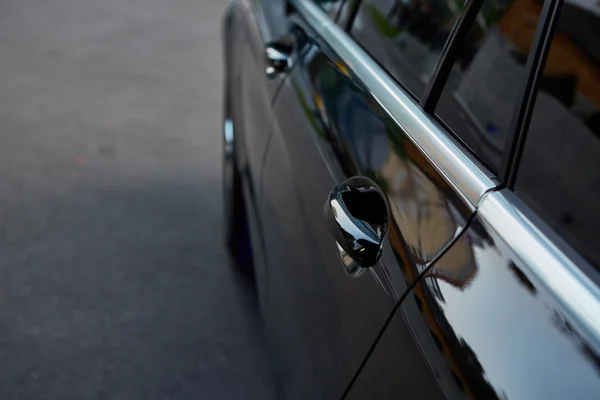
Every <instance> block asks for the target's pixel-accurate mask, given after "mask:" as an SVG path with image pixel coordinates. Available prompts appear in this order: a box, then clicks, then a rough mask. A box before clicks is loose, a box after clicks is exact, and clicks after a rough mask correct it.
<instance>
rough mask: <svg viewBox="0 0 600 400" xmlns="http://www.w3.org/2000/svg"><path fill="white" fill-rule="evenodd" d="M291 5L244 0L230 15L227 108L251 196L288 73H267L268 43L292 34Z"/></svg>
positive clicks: (279, 0)
mask: <svg viewBox="0 0 600 400" xmlns="http://www.w3.org/2000/svg"><path fill="white" fill-rule="evenodd" d="M285 5H286V3H285V0H268V1H267V0H258V1H251V0H238V1H236V2H233V3H232V7H231V8H230V10H229V12H228V16H227V25H228V29H226V33H227V34H228V35H229V36H230V37H227V38H225V39H226V40H225V43H227V44H228V46H227V47H225V49H224V51H227V52H229V56H228V57H227V58H226V60H228V61H229V62H228V63H227V64H226V65H225V70H226V74H227V79H226V82H227V84H228V85H229V87H228V88H226V90H227V92H228V93H229V96H228V99H229V101H230V102H231V104H228V105H226V110H228V112H231V113H232V114H233V115H230V116H229V117H232V118H233V121H235V124H236V126H235V129H236V138H235V142H236V161H237V163H238V165H237V167H238V169H239V171H240V172H241V173H242V174H243V175H244V177H245V179H244V182H246V183H249V188H248V189H249V191H248V192H247V195H250V196H253V193H254V192H255V191H256V185H257V184H258V181H259V178H260V170H261V168H262V161H263V158H264V154H265V151H266V148H267V141H268V137H269V133H270V130H271V124H272V110H271V102H272V99H273V97H274V95H275V93H276V91H277V88H278V87H279V86H280V85H281V83H282V82H283V78H282V77H279V76H273V77H268V76H267V75H266V74H265V65H264V52H265V47H266V43H269V42H270V41H272V40H273V39H274V38H279V37H281V36H282V35H284V34H285V33H287V31H286V30H287V25H285V24H284V23H283V21H284V20H285V18H284V17H285ZM250 200H252V199H250Z"/></svg>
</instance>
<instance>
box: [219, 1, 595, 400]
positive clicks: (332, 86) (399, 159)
mask: <svg viewBox="0 0 600 400" xmlns="http://www.w3.org/2000/svg"><path fill="white" fill-rule="evenodd" d="M350 3H352V2H350ZM232 4H233V5H232V8H231V10H232V17H231V19H230V21H233V22H231V23H230V24H228V25H227V27H226V40H227V41H228V43H227V44H226V46H225V51H226V60H228V62H227V63H226V64H227V69H228V72H227V83H226V88H227V89H226V90H229V91H230V93H231V95H232V97H231V98H232V103H231V108H232V110H231V121H232V123H233V124H234V125H235V132H236V134H235V143H234V146H235V149H236V152H235V154H236V164H237V165H238V168H239V169H240V174H241V176H242V178H243V180H244V187H245V199H246V207H247V209H248V217H249V220H250V230H251V241H252V247H253V254H254V264H255V268H256V270H255V272H256V284H257V288H258V293H259V300H260V306H261V312H262V315H263V319H264V323H265V334H266V335H267V338H268V339H267V341H268V343H269V345H270V346H271V349H272V350H273V352H272V354H273V355H274V358H275V361H276V364H275V368H276V374H277V376H278V377H279V378H280V379H281V383H282V386H283V387H284V392H285V393H283V394H282V395H285V396H286V398H291V399H293V398H298V399H332V398H334V399H335V398H340V397H341V396H342V395H343V394H344V393H346V394H347V397H348V398H357V399H362V398H397V397H409V398H442V397H445V398H465V397H480V398H494V397H500V398H557V397H563V398H564V397H572V396H571V395H573V396H576V397H577V398H587V397H590V398H594V397H596V398H597V396H594V395H595V394H597V393H600V391H599V390H598V389H599V388H598V383H599V382H600V379H599V376H598V365H599V364H600V363H599V362H598V360H599V358H598V356H597V354H598V351H597V349H593V348H592V347H591V345H590V344H589V343H587V342H586V341H585V340H584V339H582V336H581V335H580V333H579V332H577V331H576V330H575V328H574V327H573V324H572V323H571V322H570V321H569V320H568V319H567V318H566V317H565V316H564V315H563V314H561V312H560V307H558V305H557V303H556V300H555V299H553V298H552V297H551V296H550V295H548V294H547V293H545V292H544V291H543V290H542V289H541V285H539V284H538V282H536V280H535V279H534V278H533V277H532V276H531V274H530V273H529V272H528V270H527V266H526V265H524V264H523V263H521V262H520V261H519V260H516V259H513V258H512V257H511V254H510V253H508V252H507V251H506V250H505V249H504V248H503V247H502V246H500V245H499V244H498V243H497V242H496V241H495V240H494V239H492V235H491V234H490V233H489V232H488V230H487V228H486V227H485V225H484V224H482V222H481V221H480V220H479V219H478V217H477V215H476V211H473V210H472V209H471V208H469V207H468V206H467V205H466V204H465V203H464V201H463V198H462V197H461V196H459V195H458V194H457V192H456V189H455V188H453V187H451V186H450V185H449V184H448V183H447V181H446V180H445V178H444V177H443V176H442V175H441V174H440V173H439V172H438V170H437V169H436V168H435V167H434V165H433V164H432V162H431V160H430V159H429V158H428V157H426V156H425V155H424V154H423V153H422V151H421V149H420V148H418V147H417V146H416V145H415V144H414V143H413V142H412V141H411V140H410V139H409V137H408V135H407V132H405V131H404V130H403V127H402V126H401V125H399V124H398V123H397V122H395V121H394V120H392V118H391V117H390V116H389V114H388V113H387V111H386V110H385V109H384V108H382V107H381V105H380V104H379V103H378V102H377V101H376V99H375V98H374V97H373V95H372V94H371V93H370V92H369V90H368V88H367V87H365V85H364V84H363V83H362V82H360V81H359V80H358V79H356V77H355V76H354V75H353V72H352V69H351V68H350V66H349V65H346V64H345V63H344V61H343V60H341V59H340V58H339V57H338V56H337V55H336V54H335V52H333V51H332V50H331V48H330V47H329V46H328V44H327V43H326V42H324V41H323V40H322V39H321V38H320V37H319V36H317V35H315V33H314V32H313V31H312V30H311V28H310V26H308V25H307V24H306V22H305V21H304V20H303V19H302V17H301V16H299V15H298V14H297V13H295V12H294V10H293V9H290V8H289V7H288V6H286V2H285V1H284V0H270V1H267V0H262V1H261V0H258V1H250V0H237V1H235V2H233V3H232ZM267 5H268V6H267ZM325 9H327V7H325ZM337 11H339V9H336V12H337ZM341 15H342V16H343V15H344V13H343V10H342V12H341ZM291 33H293V34H294V35H299V36H296V38H298V37H302V40H296V41H294V46H293V48H291V49H290V48H286V52H291V54H289V57H291V62H289V63H288V61H289V59H288V58H287V55H286V63H285V68H284V70H281V71H277V74H274V75H273V74H269V73H268V71H267V68H268V67H269V63H268V60H265V54H264V50H265V47H266V46H267V44H268V43H277V42H278V41H280V40H282V39H285V40H289V35H290V34H291ZM271 66H272V65H271ZM421 84H423V82H420V83H419V85H421ZM415 87H416V86H415ZM419 87H421V86H419ZM352 177H361V179H368V180H370V181H371V182H373V187H376V188H378V189H377V193H378V195H382V198H383V200H382V201H383V202H384V203H385V209H386V210H385V211H386V213H385V214H386V217H385V223H382V221H383V218H382V217H381V215H382V214H381V213H379V212H377V213H376V214H377V220H376V221H375V222H376V223H375V224H370V225H369V224H368V225H369V226H370V228H371V230H370V232H369V233H368V234H367V236H370V239H372V240H371V242H372V243H373V244H375V243H379V242H378V241H379V240H381V239H383V240H382V241H381V245H380V246H381V247H378V246H379V245H378V246H375V247H377V250H376V251H374V254H375V255H376V256H375V257H373V258H370V259H369V261H368V262H365V263H364V265H363V266H366V265H367V264H372V262H371V261H376V260H377V259H378V262H376V263H375V264H374V265H373V266H372V267H371V268H360V269H356V270H354V272H356V273H352V272H351V273H350V274H349V273H348V272H349V271H348V270H347V269H345V268H344V265H345V264H344V259H343V258H345V257H349V258H350V259H352V258H354V259H355V261H360V257H359V256H358V255H357V254H353V253H352V250H358V249H359V248H360V247H356V245H358V244H360V243H359V241H358V240H356V239H357V237H356V236H354V237H350V238H349V239H350V243H353V245H351V246H345V248H342V246H338V245H337V244H336V239H337V241H338V242H342V243H343V242H344V234H343V232H342V231H345V232H346V233H348V232H349V230H348V229H338V228H341V226H340V225H341V224H340V223H339V221H337V222H334V224H335V223H337V228H336V226H335V225H334V228H335V229H338V231H337V233H336V231H335V229H334V231H333V233H332V230H331V225H332V224H331V222H332V220H333V221H335V217H334V215H333V214H331V211H332V210H331V207H330V208H329V209H328V208H327V206H326V207H325V213H326V215H325V216H324V215H323V206H324V204H329V205H331V199H332V197H331V194H332V190H333V191H334V192H333V198H334V199H335V198H338V199H341V197H342V196H343V194H342V193H348V192H352V187H351V186H347V180H348V179H349V178H352ZM345 184H346V186H344V185H345ZM335 188H341V189H343V190H341V192H339V193H338V192H336V191H335ZM342 208H343V207H342ZM342 208H340V209H339V210H336V212H338V211H342ZM375 209H377V207H375ZM345 211H348V214H350V215H353V216H354V217H357V215H356V214H355V213H354V212H352V211H351V210H350V209H349V207H345ZM328 212H329V214H328ZM359 219H361V220H363V221H364V220H368V218H359ZM328 220H329V222H328ZM371 222H373V221H371ZM367 231H369V230H368V229H367V227H366V226H365V232H367ZM371 233H372V235H371ZM340 234H341V237H340ZM347 243H348V242H347ZM363 245H364V243H363ZM363 247H364V246H363ZM340 249H341V250H343V251H341V250H340ZM379 249H381V250H379ZM432 265H433V266H432ZM358 272H362V273H358ZM371 350H373V351H372V352H371ZM354 378H356V379H354Z"/></svg>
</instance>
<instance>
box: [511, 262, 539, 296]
mask: <svg viewBox="0 0 600 400" xmlns="http://www.w3.org/2000/svg"><path fill="white" fill-rule="evenodd" d="M510 271H511V272H512V273H513V275H514V276H515V278H517V281H518V282H519V283H521V284H522V285H523V286H525V287H526V288H527V290H528V291H529V293H531V294H533V295H536V294H537V291H538V290H537V288H536V287H535V285H534V284H533V282H531V280H529V278H528V277H527V275H525V273H524V272H523V270H521V269H520V268H519V267H517V266H516V265H515V264H514V263H513V262H512V261H511V262H510Z"/></svg>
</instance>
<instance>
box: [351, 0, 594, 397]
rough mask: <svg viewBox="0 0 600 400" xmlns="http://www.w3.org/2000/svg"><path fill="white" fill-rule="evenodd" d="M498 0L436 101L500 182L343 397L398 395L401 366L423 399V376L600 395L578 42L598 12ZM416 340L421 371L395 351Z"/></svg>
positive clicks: (590, 67) (480, 393)
mask: <svg viewBox="0 0 600 400" xmlns="http://www.w3.org/2000/svg"><path fill="white" fill-rule="evenodd" d="M484 4H485V3H484ZM561 6H562V8H561ZM496 11H497V13H496V16H497V17H496V18H497V20H496V22H495V24H497V26H494V24H489V23H488V24H486V28H485V29H483V30H482V29H481V27H478V26H477V25H476V24H477V22H475V23H474V26H473V27H472V28H471V29H477V30H479V33H478V35H477V37H480V41H479V42H478V43H474V42H473V43H470V44H469V45H468V46H461V47H462V48H463V49H469V50H468V51H469V53H470V54H469V56H468V59H469V62H461V61H462V60H464V59H465V58H463V57H464V55H461V54H460V52H459V53H457V54H456V60H457V62H460V65H457V66H454V68H456V69H455V70H454V71H453V73H455V74H458V76H457V75H455V76H453V77H452V76H451V79H449V80H448V82H447V83H445V86H444V88H443V90H442V91H441V93H440V96H438V100H439V101H438V102H437V104H434V107H433V112H434V113H435V115H437V116H438V117H440V118H441V119H442V120H444V122H445V123H446V124H447V126H448V127H449V128H450V129H452V132H453V133H454V134H455V135H457V136H458V137H460V138H461V140H462V141H463V144H464V145H465V146H464V147H462V150H463V151H473V152H474V153H475V154H476V155H477V157H478V158H479V159H481V160H483V161H484V162H485V163H486V165H487V167H488V168H489V169H490V170H492V171H497V172H499V174H498V175H499V177H498V179H499V180H500V181H501V182H502V186H501V187H502V189H501V190H500V189H499V188H495V189H494V190H492V191H489V192H487V193H486V194H485V195H484V196H483V197H482V198H481V199H480V201H479V202H478V205H477V209H476V212H475V214H474V217H473V218H472V219H471V220H470V222H469V224H468V227H467V229H466V230H464V231H463V232H462V234H461V235H460V237H459V238H458V239H457V240H455V241H454V242H453V243H452V245H451V246H450V247H449V248H448V249H447V251H445V252H444V253H443V254H442V255H441V256H440V257H439V258H438V259H437V260H436V261H435V262H433V263H432V264H431V265H430V266H429V267H428V268H427V269H426V270H425V271H424V272H423V273H422V274H421V275H420V278H419V280H418V282H417V283H416V285H414V287H413V288H412V289H411V291H410V293H409V294H408V295H407V296H406V298H405V300H404V301H403V302H402V304H401V307H400V308H399V309H398V310H397V312H396V314H395V315H394V316H393V318H392V319H391V320H390V323H389V325H388V326H387V327H386V329H385V331H384V333H383V334H382V336H381V338H380V339H379V340H378V343H377V344H376V346H375V347H374V350H373V352H372V353H371V354H370V356H369V358H368V361H367V362H366V363H365V364H364V367H363V368H362V370H361V371H360V373H359V374H358V377H357V379H356V381H355V382H354V384H353V385H352V387H351V388H350V390H349V391H348V393H347V396H346V398H348V399H362V398H367V397H372V398H382V399H391V398H398V397H402V396H404V395H405V394H406V393H407V391H406V386H405V385H404V380H403V379H402V378H400V377H404V376H406V375H407V374H408V375H410V376H411V377H412V378H413V379H414V380H417V381H419V382H420V386H421V388H422V389H421V390H419V391H418V392H416V393H413V394H412V397H419V398H425V397H427V398H429V397H433V395H432V394H431V393H430V392H429V388H430V387H431V386H437V387H438V388H439V389H440V392H441V393H442V394H443V397H445V398H450V399H461V398H485V399H488V398H503V399H510V398H571V397H576V398H586V399H587V398H596V397H597V396H598V392H599V390H600V375H599V372H600V368H599V366H600V362H599V361H600V288H599V285H598V284H599V283H600V274H599V273H598V270H599V265H600V264H599V261H598V260H600V257H599V256H598V255H599V254H600V252H599V251H598V235H594V234H592V230H593V228H591V227H592V226H597V224H598V215H600V214H599V213H598V210H599V208H598V201H597V200H598V193H600V191H599V190H598V185H597V184H595V183H594V182H597V179H596V178H597V173H596V172H595V171H597V168H595V169H594V168H592V167H591V166H592V165H595V166H597V165H598V154H600V146H599V144H600V141H599V140H598V135H597V131H596V130H595V129H597V128H596V127H597V125H595V124H594V123H593V121H594V118H593V117H594V115H595V114H596V113H597V110H598V109H600V102H598V101H597V100H596V98H597V96H598V93H599V92H598V91H596V90H593V89H591V88H592V87H594V85H595V84H596V83H597V82H596V80H597V78H594V77H595V76H597V72H598V65H597V64H596V63H594V62H593V61H592V60H594V59H596V58H597V56H598V51H597V48H596V46H595V44H594V43H596V42H595V41H594V40H593V39H592V38H590V37H589V36H586V40H576V39H581V38H582V37H583V36H582V33H583V32H587V33H586V35H588V34H590V33H591V32H593V29H591V26H592V25H594V24H597V17H596V16H594V15H593V13H591V12H590V11H589V10H588V11H586V10H584V9H581V8H579V7H577V6H575V5H567V4H564V5H562V4H561V2H545V3H544V4H543V5H542V4H539V3H534V2H532V3H527V2H514V3H512V4H508V5H507V7H505V8H504V9H498V10H496ZM540 15H541V16H544V17H546V16H547V17H548V18H539V16H540ZM482 17H483V16H482ZM556 18H557V19H556ZM538 19H539V23H538ZM480 20H482V19H481V18H476V19H473V21H480ZM574 20H578V21H579V22H578V24H574V23H573V21H574ZM553 26H556V28H555V29H556V30H555V33H554V37H553V38H551V37H550V36H548V35H549V34H550V33H549V32H552V31H553V29H552V28H553ZM481 33H483V34H481ZM474 36H475V35H467V37H474ZM548 49H549V52H548ZM547 52H548V53H547ZM517 53H520V56H519V57H515V54H517ZM546 54H547V57H548V60H547V61H546V64H545V66H544V62H543V60H544V57H546ZM582 54H587V57H590V58H581V55H582ZM491 61H493V62H491ZM542 71H543V72H542ZM566 72H569V73H570V74H569V75H567V74H565V73H566ZM565 82H567V83H569V82H570V84H566V85H565ZM536 83H537V84H539V86H538V93H537V100H535V101H534V100H533V99H535V98H536V96H535V94H536ZM467 88H468V90H466V89H467ZM559 88H560V90H559ZM518 93H522V95H521V96H515V94H518ZM515 99H516V100H517V103H516V104H515ZM566 99H571V100H569V101H565V100H566ZM515 105H516V107H515ZM515 109H516V112H515V111H514V110H515ZM511 110H512V111H511ZM513 113H514V114H513ZM528 113H531V115H530V116H528V115H527V114H528ZM511 120H512V121H511ZM529 121H530V122H529ZM491 128H493V129H491ZM573 154H577V161H574V160H573V158H572V157H573ZM500 160H505V162H504V165H502V162H501V161H500ZM567 160H570V161H567ZM477 168H479V167H477ZM504 168H506V169H504ZM473 172H475V171H473ZM406 326H408V327H409V331H410V335H406ZM414 344H416V345H417V346H418V347H419V349H420V351H421V353H422V355H423V358H424V359H425V360H426V363H427V364H428V366H429V369H428V371H426V373H424V374H422V375H420V374H412V373H411V371H412V365H411V363H410V360H409V361H408V362H407V360H406V358H405V356H404V352H405V349H404V348H405V347H406V346H409V347H411V348H412V346H413V345H414Z"/></svg>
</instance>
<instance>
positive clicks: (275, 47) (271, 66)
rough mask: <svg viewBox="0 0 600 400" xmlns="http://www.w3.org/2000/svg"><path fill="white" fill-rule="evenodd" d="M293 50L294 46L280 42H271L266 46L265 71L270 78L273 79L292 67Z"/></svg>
mask: <svg viewBox="0 0 600 400" xmlns="http://www.w3.org/2000/svg"><path fill="white" fill-rule="evenodd" d="M292 52H293V48H291V47H290V46H288V45H286V44H284V43H279V42H271V43H269V44H268V45H267V46H266V47H265V62H266V64H267V67H266V68H265V73H266V74H267V77H268V78H270V79H273V78H275V77H276V76H277V75H279V74H283V73H285V72H288V71H289V70H290V69H292V65H293V60H292Z"/></svg>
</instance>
